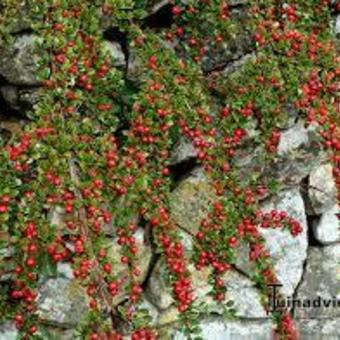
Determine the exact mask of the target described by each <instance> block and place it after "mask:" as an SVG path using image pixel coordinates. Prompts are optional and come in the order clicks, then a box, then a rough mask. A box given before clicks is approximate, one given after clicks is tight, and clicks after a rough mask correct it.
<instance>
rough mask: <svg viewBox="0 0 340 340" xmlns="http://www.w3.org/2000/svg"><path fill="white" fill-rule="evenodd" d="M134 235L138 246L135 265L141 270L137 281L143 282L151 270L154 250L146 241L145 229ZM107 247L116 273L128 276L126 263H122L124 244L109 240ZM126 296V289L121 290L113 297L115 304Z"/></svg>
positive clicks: (120, 275) (108, 255) (120, 276)
mask: <svg viewBox="0 0 340 340" xmlns="http://www.w3.org/2000/svg"><path fill="white" fill-rule="evenodd" d="M134 237H135V239H136V246H137V247H138V253H137V259H136V262H135V265H136V266H137V267H138V268H139V270H140V275H139V276H138V279H137V282H138V283H142V282H143V281H144V280H145V278H146V275H147V273H148V270H149V266H150V263H151V259H152V250H151V247H150V245H149V244H147V243H146V240H145V235H144V230H143V229H141V228H140V229H138V230H137V231H136V232H135V234H134ZM107 247H108V249H107V257H108V259H109V261H110V263H111V264H112V268H113V271H114V274H115V275H116V276H117V277H118V278H122V277H124V276H128V275H129V273H128V269H127V267H126V265H124V264H122V263H121V257H122V246H121V245H119V244H118V243H117V239H114V240H110V241H108V243H107ZM125 296H126V293H125V292H124V291H121V292H119V294H118V295H117V296H115V298H114V299H113V304H114V305H116V304H119V303H120V302H122V301H123V300H124V298H125Z"/></svg>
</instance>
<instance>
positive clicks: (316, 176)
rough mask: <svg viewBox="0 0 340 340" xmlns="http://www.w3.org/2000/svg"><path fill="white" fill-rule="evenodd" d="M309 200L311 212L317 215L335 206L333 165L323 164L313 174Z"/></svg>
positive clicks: (311, 175)
mask: <svg viewBox="0 0 340 340" xmlns="http://www.w3.org/2000/svg"><path fill="white" fill-rule="evenodd" d="M308 198H309V203H310V206H311V210H312V211H309V212H310V213H314V214H315V215H320V214H322V213H324V212H326V211H327V210H329V209H330V208H331V207H332V206H333V205H334V204H335V202H336V185H335V181H334V178H333V174H332V165H331V164H323V165H321V166H320V167H318V168H316V169H314V170H313V171H312V172H311V174H310V176H309V188H308Z"/></svg>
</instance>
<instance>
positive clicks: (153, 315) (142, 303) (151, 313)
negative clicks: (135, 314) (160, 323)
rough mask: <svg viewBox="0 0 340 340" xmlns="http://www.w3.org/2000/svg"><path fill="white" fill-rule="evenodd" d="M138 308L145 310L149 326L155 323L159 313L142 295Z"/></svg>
mask: <svg viewBox="0 0 340 340" xmlns="http://www.w3.org/2000/svg"><path fill="white" fill-rule="evenodd" d="M138 309H139V310H145V311H147V313H148V315H149V317H150V322H149V323H148V324H149V325H150V326H155V325H156V323H157V319H158V315H159V313H158V310H157V308H156V307H155V306H154V305H153V304H152V303H150V301H149V300H148V299H147V298H146V297H145V296H144V295H143V296H142V298H141V301H140V303H139V305H138Z"/></svg>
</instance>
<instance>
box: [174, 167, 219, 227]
mask: <svg viewBox="0 0 340 340" xmlns="http://www.w3.org/2000/svg"><path fill="white" fill-rule="evenodd" d="M213 197H214V194H213V189H212V187H211V185H210V184H209V182H208V180H207V178H206V177H205V176H204V174H203V171H202V170H201V169H199V170H196V171H195V172H193V173H192V174H191V175H190V176H189V177H188V178H186V179H185V180H183V181H182V182H180V184H179V185H178V187H177V188H176V189H175V190H174V191H173V192H172V193H171V195H170V211H171V217H172V218H173V220H174V221H175V222H176V223H177V224H179V225H181V226H182V227H184V228H186V229H187V230H190V231H191V232H193V233H195V232H197V230H198V228H199V224H200V222H201V220H202V219H203V218H204V217H205V216H206V214H207V208H208V207H209V202H210V201H211V200H212V199H213Z"/></svg>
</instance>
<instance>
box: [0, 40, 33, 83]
mask: <svg viewBox="0 0 340 340" xmlns="http://www.w3.org/2000/svg"><path fill="white" fill-rule="evenodd" d="M36 41H37V37H36V36H35V35H33V34H24V35H20V36H19V37H18V38H17V39H16V40H15V42H14V43H13V44H12V45H9V46H7V48H5V49H3V50H2V51H0V75H2V76H3V77H4V78H5V79H6V80H7V81H8V82H9V83H10V84H12V85H28V86H33V85H39V84H40V83H39V81H38V80H37V78H36V74H37V71H38V63H37V55H36V52H35V51H34V49H35V42H36Z"/></svg>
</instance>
